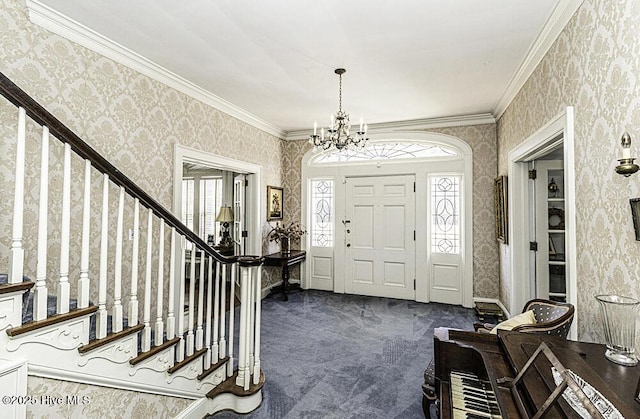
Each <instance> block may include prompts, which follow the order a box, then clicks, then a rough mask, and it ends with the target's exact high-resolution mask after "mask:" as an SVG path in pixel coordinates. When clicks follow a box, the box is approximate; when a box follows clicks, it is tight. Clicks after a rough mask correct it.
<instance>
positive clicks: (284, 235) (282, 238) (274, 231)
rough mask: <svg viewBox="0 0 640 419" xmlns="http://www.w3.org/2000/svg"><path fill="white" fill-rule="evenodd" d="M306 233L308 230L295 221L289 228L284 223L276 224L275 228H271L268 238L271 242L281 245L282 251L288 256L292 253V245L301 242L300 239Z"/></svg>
mask: <svg viewBox="0 0 640 419" xmlns="http://www.w3.org/2000/svg"><path fill="white" fill-rule="evenodd" d="M306 233H307V230H305V229H304V227H302V226H301V225H300V223H299V222H297V221H293V222H291V223H290V224H289V225H288V226H285V224H284V223H282V224H280V223H276V225H275V227H272V228H271V231H270V232H269V234H268V237H269V241H274V242H276V243H280V251H281V252H282V253H283V254H287V253H290V252H291V243H292V242H294V243H295V242H299V241H300V237H302V235H303V234H306Z"/></svg>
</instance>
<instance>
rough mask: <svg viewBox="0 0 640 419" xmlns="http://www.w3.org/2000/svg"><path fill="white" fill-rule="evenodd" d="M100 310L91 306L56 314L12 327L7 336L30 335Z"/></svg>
mask: <svg viewBox="0 0 640 419" xmlns="http://www.w3.org/2000/svg"><path fill="white" fill-rule="evenodd" d="M97 310H98V307H97V306H89V307H86V308H78V309H73V310H69V312H68V313H64V314H54V315H52V316H49V317H47V318H46V319H44V320H38V321H32V322H29V323H24V324H22V326H18V327H12V328H9V329H7V335H9V336H12V337H14V336H18V335H21V334H24V333H29V332H32V331H34V330H38V329H41V328H43V327H47V326H51V325H53V324H58V323H62V322H64V321H67V320H70V319H74V318H78V317H82V316H85V315H90V314H92V313H94V312H96V311H97Z"/></svg>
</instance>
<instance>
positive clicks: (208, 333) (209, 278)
mask: <svg viewBox="0 0 640 419" xmlns="http://www.w3.org/2000/svg"><path fill="white" fill-rule="evenodd" d="M208 262H209V263H208V265H207V266H208V267H209V270H208V271H209V272H208V275H207V314H206V316H207V323H206V324H207V326H206V329H205V336H204V341H205V347H206V348H207V354H206V355H205V357H204V369H205V370H207V369H209V367H210V366H211V322H212V321H215V320H214V319H213V318H212V317H211V311H212V307H211V302H212V300H213V298H212V294H213V289H212V287H213V283H212V282H213V276H212V274H213V259H212V258H211V256H209V258H208Z"/></svg>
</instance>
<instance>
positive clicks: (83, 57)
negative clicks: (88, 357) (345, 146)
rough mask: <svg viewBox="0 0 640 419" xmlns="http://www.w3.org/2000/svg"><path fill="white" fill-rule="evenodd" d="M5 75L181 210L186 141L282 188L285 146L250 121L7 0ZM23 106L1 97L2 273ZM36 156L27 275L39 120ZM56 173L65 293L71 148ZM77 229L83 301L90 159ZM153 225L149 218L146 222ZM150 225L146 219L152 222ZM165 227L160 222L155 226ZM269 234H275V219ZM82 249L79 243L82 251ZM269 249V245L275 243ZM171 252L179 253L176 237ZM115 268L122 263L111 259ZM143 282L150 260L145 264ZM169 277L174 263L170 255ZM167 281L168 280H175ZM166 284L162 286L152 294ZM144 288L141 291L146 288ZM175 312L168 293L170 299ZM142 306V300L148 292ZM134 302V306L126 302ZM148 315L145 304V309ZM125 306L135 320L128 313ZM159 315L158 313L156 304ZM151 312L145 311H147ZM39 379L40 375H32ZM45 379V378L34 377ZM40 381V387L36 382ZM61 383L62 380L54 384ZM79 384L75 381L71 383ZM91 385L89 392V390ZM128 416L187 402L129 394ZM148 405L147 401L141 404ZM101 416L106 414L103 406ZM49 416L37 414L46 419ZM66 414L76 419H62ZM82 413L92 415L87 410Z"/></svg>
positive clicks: (30, 224)
mask: <svg viewBox="0 0 640 419" xmlns="http://www.w3.org/2000/svg"><path fill="white" fill-rule="evenodd" d="M0 71H2V72H3V73H4V74H5V75H6V76H7V77H9V78H10V79H11V80H12V81H14V82H15V83H16V84H17V85H18V86H20V87H21V88H22V89H23V90H25V91H26V92H27V93H28V94H29V95H30V96H32V97H33V98H34V99H35V100H37V101H38V102H39V103H40V104H42V105H43V106H44V107H45V108H46V109H47V110H49V111H50V112H52V113H53V114H54V115H55V116H56V117H57V118H58V119H60V120H61V121H62V122H63V123H64V124H65V125H67V126H68V127H69V128H71V129H72V130H73V131H74V132H75V133H76V134H78V135H79V136H80V137H81V138H82V139H83V140H85V141H86V142H87V143H89V145H91V146H92V147H93V148H95V149H96V150H97V151H98V152H99V153H101V154H103V155H104V156H105V157H106V158H107V159H108V160H109V161H110V162H111V163H113V164H114V166H116V167H117V168H118V169H119V170H120V171H121V172H123V173H124V174H125V175H126V176H128V177H129V178H130V179H132V180H133V181H134V182H135V183H137V184H138V185H139V186H140V187H142V188H143V189H144V190H145V191H146V192H148V193H149V194H150V195H151V196H152V197H153V198H154V199H155V200H157V201H158V202H159V203H160V204H162V205H164V206H165V207H166V208H169V209H171V207H172V203H173V158H174V145H175V144H181V145H184V146H187V147H191V148H194V149H198V150H203V151H206V152H208V153H213V154H217V155H220V156H224V157H229V158H233V159H237V160H242V161H246V162H250V163H254V164H258V165H261V166H262V174H263V177H262V179H263V180H262V181H263V185H262V186H261V189H262V191H264V193H265V194H266V185H267V184H275V185H277V184H280V183H281V179H280V175H281V149H282V140H280V139H278V138H276V137H274V136H272V135H269V134H267V133H265V132H264V131H261V130H259V129H257V128H254V127H252V126H249V125H247V124H246V123H244V122H242V121H239V120H237V119H235V118H232V117H230V116H229V115H227V114H225V113H223V112H221V111H219V110H217V109H214V108H212V107H210V106H208V105H206V104H204V103H202V102H199V101H197V100H195V99H193V98H191V97H188V96H187V95H185V94H183V93H180V92H178V91H176V90H174V89H172V88H169V87H167V86H165V85H163V84H162V83H160V82H158V81H155V80H152V79H150V78H148V77H146V76H144V75H142V74H140V73H137V72H135V71H133V70H131V69H130V68H127V67H125V66H123V65H121V64H118V63H116V62H114V61H112V60H110V59H108V58H106V57H103V56H101V55H99V54H97V53H95V52H93V51H91V50H88V49H86V48H84V47H82V46H79V45H77V44H75V43H73V42H71V41H69V40H67V39H65V38H62V37H60V36H58V35H55V34H52V33H50V32H48V31H47V30H44V29H42V28H40V27H38V26H36V25H34V24H32V23H31V22H30V21H29V20H28V16H27V9H26V6H25V3H24V1H22V0H0ZM16 119H17V111H16V109H15V108H14V107H13V106H11V105H9V104H8V103H7V102H6V101H4V99H2V100H0V127H2V128H0V149H1V150H2V153H0V173H1V174H2V175H1V176H0V193H1V194H2V197H3V199H2V200H1V201H0V237H2V240H0V261H1V262H0V263H1V264H0V270H6V269H7V261H8V254H9V248H8V247H9V246H10V242H11V240H10V237H11V225H12V218H11V214H12V205H13V185H14V183H15V181H14V171H13V170H14V169H13V168H14V162H13V159H14V158H15V157H14V156H15V126H16ZM27 130H28V132H27V159H26V171H27V177H26V181H25V182H26V185H25V186H26V187H25V195H26V196H25V231H24V237H25V241H24V246H25V250H26V254H27V255H30V256H29V257H28V258H26V260H25V274H27V275H29V276H30V277H32V278H35V269H36V262H37V260H36V259H37V258H36V257H34V255H35V254H36V253H35V249H36V241H37V206H36V204H37V201H38V195H39V192H38V188H39V181H38V180H37V178H38V177H37V176H36V175H37V174H39V165H40V157H39V152H38V150H39V147H38V144H39V143H40V137H41V132H40V129H39V128H37V127H36V126H35V124H33V123H30V124H29V125H28V128H27ZM50 143H51V144H52V148H53V149H52V151H51V172H50V176H49V184H50V195H49V205H50V207H49V217H50V223H49V234H48V237H49V243H48V244H49V258H48V259H49V260H48V269H47V271H48V272H47V273H48V276H47V279H48V285H49V287H50V289H51V290H55V278H56V276H57V273H58V272H59V270H60V269H59V254H60V250H59V248H60V231H59V230H60V221H59V220H57V219H54V218H51V217H53V215H52V214H59V210H60V207H61V195H60V190H61V172H62V164H61V147H59V145H58V142H57V141H55V140H54V139H51V141H50ZM94 175H95V176H93V178H92V183H93V187H94V189H95V191H96V192H92V197H91V200H92V217H91V219H92V224H91V239H90V242H91V249H92V250H91V257H90V276H91V278H92V290H91V296H90V298H91V300H92V301H93V302H97V283H98V281H97V280H96V279H97V278H98V271H99V264H98V263H97V260H98V257H97V256H96V255H98V254H99V252H98V249H99V243H100V239H99V237H100V228H99V225H100V221H99V220H100V212H99V209H100V203H101V200H102V198H101V194H100V192H99V191H100V185H101V179H100V177H99V176H97V174H96V173H94ZM72 179H73V182H72V183H73V189H72V208H71V218H72V230H71V240H72V242H73V243H74V245H72V252H71V266H72V269H71V271H70V275H69V276H70V278H71V281H70V282H71V293H72V295H73V296H75V289H76V279H77V277H78V270H77V268H73V267H74V266H75V267H77V266H78V261H79V256H80V252H79V250H78V249H79V243H80V227H81V223H80V222H78V220H80V219H81V217H82V206H81V202H82V194H81V189H82V182H80V181H78V180H80V179H82V162H81V161H80V160H79V159H76V160H74V161H73V167H72ZM111 189H112V190H111V191H110V208H111V211H110V213H111V214H114V216H112V217H111V219H110V226H111V229H110V241H111V243H113V240H114V237H115V236H114V229H115V213H116V212H115V211H114V209H115V208H116V207H117V190H115V188H111ZM125 205H126V210H125V229H126V228H128V227H129V226H131V219H132V206H131V200H129V201H127V202H126V204H125ZM142 220H145V221H146V213H143V214H141V221H142ZM142 224H144V223H142ZM155 226H156V227H155V228H157V220H156V224H155ZM141 230H142V231H141V232H142V234H141V242H140V249H141V255H142V254H143V253H144V250H143V249H144V246H145V240H146V231H145V228H144V227H143V228H142V229H141ZM263 230H268V226H267V223H266V221H265V222H264V225H263ZM73 246H75V247H73ZM266 246H267V244H266V243H265V247H266ZM165 249H167V250H168V249H169V247H168V240H167V242H166V243H165ZM130 253H131V242H128V241H127V242H126V243H125V248H124V254H125V255H127V256H129V255H130ZM110 258H111V259H110V260H109V266H114V265H113V255H110ZM153 266H154V270H153V278H155V277H156V272H157V260H154V261H153ZM131 268H132V267H131V262H130V261H128V260H125V264H124V266H123V289H125V290H127V289H128V286H129V285H128V283H127V282H126V279H127V278H128V277H129V272H130V271H131ZM136 268H137V269H138V271H139V275H140V277H143V276H142V275H143V273H144V264H142V263H141V264H140V266H137V267H136ZM165 272H168V258H166V259H165ZM264 279H265V282H266V283H269V282H271V279H270V272H269V271H268V270H266V269H265V270H264ZM165 282H166V281H165ZM155 288H156V282H155V280H154V281H153V286H152V293H151V294H152V295H156V294H155ZM139 289H141V287H139ZM164 297H165V307H166V299H167V296H166V294H165V296H164ZM138 298H139V300H141V299H142V295H139V297H138ZM125 301H127V300H125ZM140 308H141V310H142V304H140ZM126 310H127V308H126V304H125V316H126V315H127V313H126ZM152 312H155V310H153V308H152ZM140 314H141V313H140ZM30 379H31V377H30ZM34 380H35V381H34ZM34 382H36V383H39V384H33V383H34ZM29 385H30V388H34V387H33V386H34V385H45V384H42V382H41V380H40V381H39V379H35V378H34V379H32V380H31V381H30V384H29ZM46 385H47V386H49V387H51V386H53V385H55V386H57V385H58V384H51V383H49V384H46ZM69 385H70V386H74V384H69ZM85 387H86V386H85ZM75 391H79V392H84V393H88V394H90V395H91V396H92V399H94V400H96V403H95V404H94V405H93V406H92V407H91V408H92V409H103V411H102V412H101V414H96V417H98V416H100V417H103V416H104V415H106V414H107V413H108V412H109V411H111V410H112V408H113V405H112V404H110V403H106V402H99V401H100V400H103V399H102V398H101V396H100V393H103V392H104V391H105V390H104V389H101V388H96V387H88V388H79V389H73V390H70V393H72V392H75ZM112 396H113V397H114V400H115V399H118V400H121V401H122V402H123V403H124V402H127V403H131V404H129V405H127V406H126V407H125V406H124V404H123V406H122V410H121V411H127V412H129V411H131V412H132V414H133V413H135V412H134V410H135V409H137V408H138V407H137V405H139V406H143V407H144V406H146V407H144V410H145V411H147V412H150V413H149V414H140V415H138V417H155V416H156V415H155V414H154V413H153V412H155V411H156V410H158V409H160V410H161V411H164V412H165V414H166V412H174V411H175V412H178V411H180V410H182V409H183V408H184V406H186V405H185V404H184V403H182V404H181V402H180V400H181V399H172V398H165V399H163V400H164V401H163V400H159V399H154V398H153V397H151V398H149V397H147V396H146V395H142V396H136V397H133V398H131V397H125V398H119V396H118V395H117V392H116V393H113V394H112ZM138 401H139V402H140V403H138ZM96 411H97V410H96ZM37 416H40V415H39V414H36V417H37ZM60 416H66V414H65V415H62V414H61V415H60ZM80 416H84V415H83V414H80Z"/></svg>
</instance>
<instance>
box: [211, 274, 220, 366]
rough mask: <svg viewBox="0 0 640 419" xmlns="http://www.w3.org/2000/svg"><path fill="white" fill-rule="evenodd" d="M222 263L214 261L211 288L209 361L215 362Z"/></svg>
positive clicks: (217, 353) (216, 360) (217, 350)
mask: <svg viewBox="0 0 640 419" xmlns="http://www.w3.org/2000/svg"><path fill="white" fill-rule="evenodd" d="M221 266H222V264H221V263H220V262H216V271H215V277H214V282H215V283H214V290H213V345H212V346H211V352H212V357H211V362H212V363H214V364H215V363H216V362H218V360H219V359H220V357H219V355H220V347H219V346H218V344H219V342H218V339H219V335H220V326H219V323H218V321H219V320H220V278H221V277H222V269H221Z"/></svg>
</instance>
